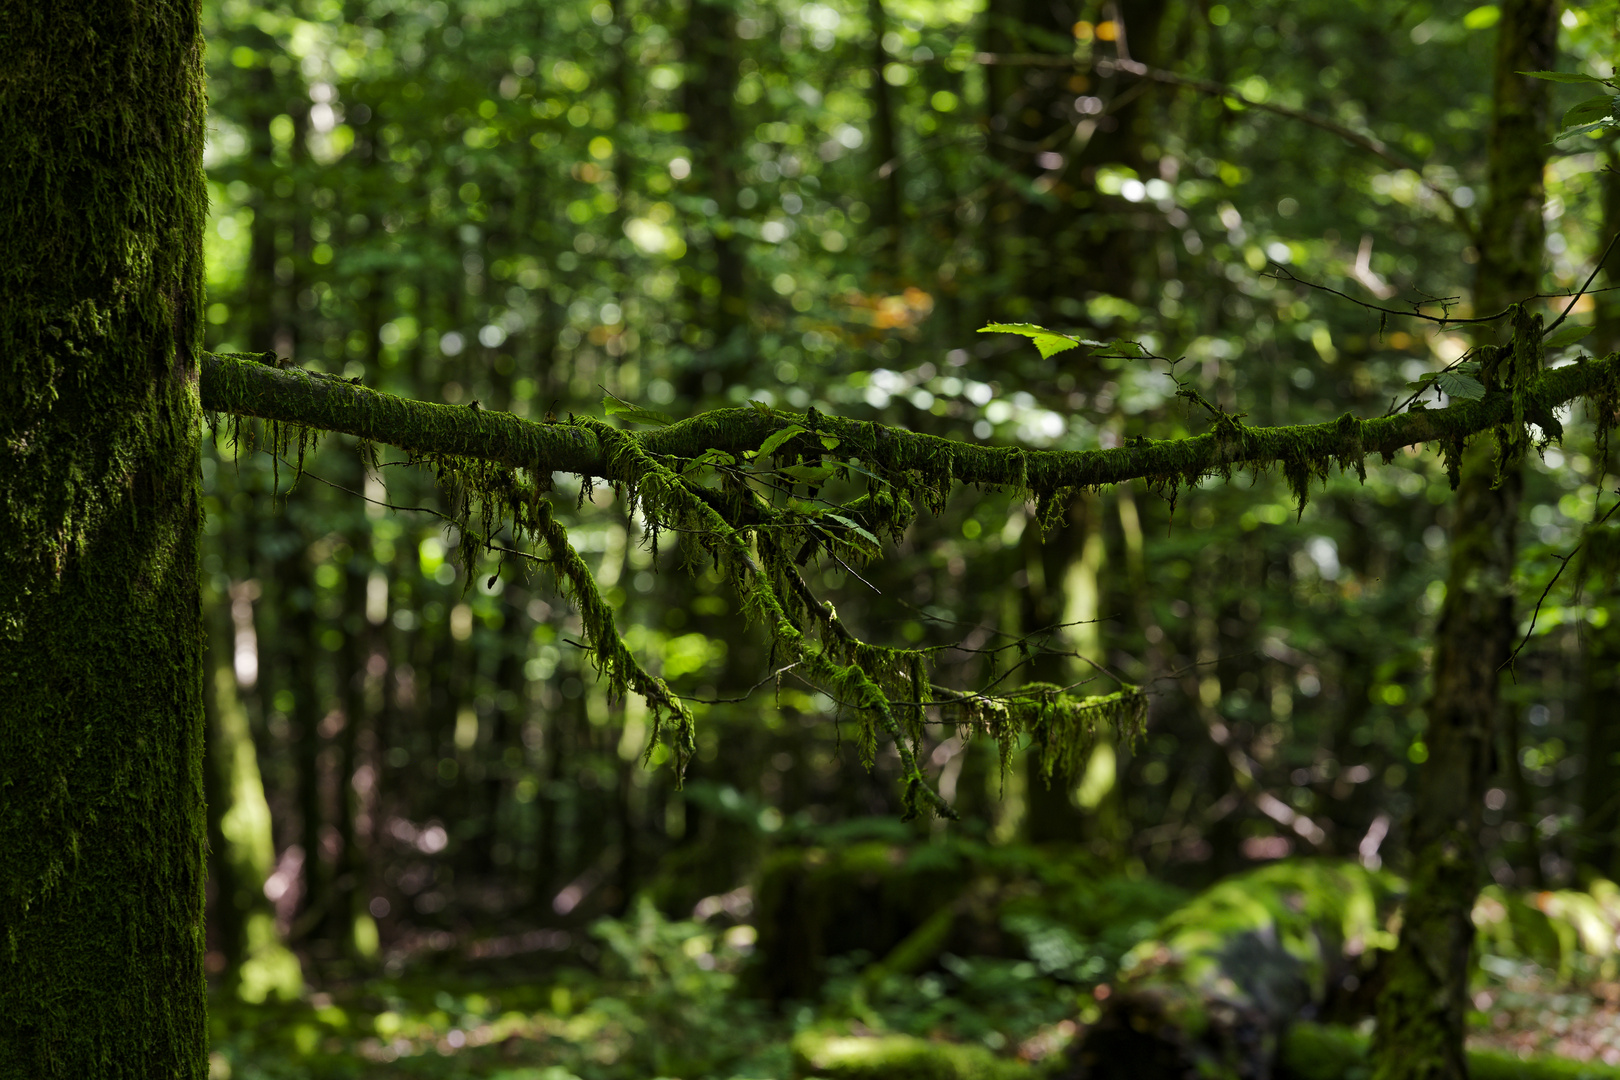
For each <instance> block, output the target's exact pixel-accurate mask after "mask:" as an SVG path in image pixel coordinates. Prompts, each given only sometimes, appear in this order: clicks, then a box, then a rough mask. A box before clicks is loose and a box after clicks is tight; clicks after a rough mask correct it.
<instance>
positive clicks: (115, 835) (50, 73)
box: [0, 0, 207, 1080]
mask: <svg viewBox="0 0 1620 1080" xmlns="http://www.w3.org/2000/svg"><path fill="white" fill-rule="evenodd" d="M199 20H200V15H199V11H198V6H197V4H196V2H195V0H169V2H163V0H124V2H122V3H107V2H96V0H74V2H63V3H60V4H54V5H43V4H16V3H13V4H4V5H0V236H3V237H4V238H5V240H4V243H5V249H6V256H7V257H6V259H5V260H4V262H3V263H0V373H3V374H0V393H3V395H4V402H5V404H4V406H3V408H0V532H3V533H4V535H5V537H6V539H5V543H4V544H3V545H0V702H3V703H4V704H3V705H0V710H3V711H0V852H4V860H3V861H0V941H3V942H4V947H3V948H0V1077H4V1078H6V1080H12V1078H19V1080H20V1078H27V1080H40V1078H46V1077H65V1078H72V1080H82V1078H94V1077H115V1076H116V1077H164V1078H165V1080H168V1078H174V1077H189V1078H201V1077H202V1076H204V1075H206V1073H207V1032H206V1023H205V1020H206V1016H205V1009H206V989H205V985H204V980H203V963H202V961H203V928H202V913H203V872H204V871H203V867H204V859H203V848H204V836H205V821H204V814H203V777H202V753H203V710H202V653H203V632H202V619H201V611H200V605H199V597H198V586H197V540H198V529H199V525H200V522H201V512H200V508H199V497H198V486H197V485H198V480H197V477H198V437H199V417H200V410H199V403H198V389H197V381H196V380H197V361H198V356H199V353H200V349H201V344H202V341H201V339H202V316H201V300H202V287H203V259H202V236H203V225H204V220H205V216H206V213H207V194H206V191H205V188H204V185H203V173H202V148H203V135H204V118H205V114H206V108H207V103H206V100H205V94H204V87H203V69H202V52H203V43H202V39H201V37H200V35H199Z"/></svg>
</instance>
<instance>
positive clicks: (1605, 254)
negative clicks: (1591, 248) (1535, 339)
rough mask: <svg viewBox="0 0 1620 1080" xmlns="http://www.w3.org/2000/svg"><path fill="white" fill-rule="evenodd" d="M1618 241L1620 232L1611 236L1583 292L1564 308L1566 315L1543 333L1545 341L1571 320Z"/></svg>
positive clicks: (1587, 279)
mask: <svg viewBox="0 0 1620 1080" xmlns="http://www.w3.org/2000/svg"><path fill="white" fill-rule="evenodd" d="M1616 241H1620V232H1617V233H1615V234H1614V235H1613V236H1611V237H1610V238H1609V246H1608V247H1606V248H1604V249H1603V254H1602V255H1599V256H1598V260H1597V262H1596V263H1595V264H1594V265H1593V267H1592V272H1591V273H1590V274H1588V275H1586V284H1585V285H1582V286H1581V291H1580V292H1578V293H1576V294H1575V295H1574V296H1573V297H1572V298H1571V299H1570V301H1569V306H1568V307H1566V308H1564V313H1563V314H1562V315H1560V316H1558V318H1556V319H1554V320H1553V324H1552V325H1551V326H1549V327H1547V329H1545V330H1543V331H1542V332H1541V336H1542V339H1543V340H1545V339H1546V337H1547V335H1549V334H1551V333H1552V332H1553V331H1554V330H1556V329H1558V325H1559V324H1560V323H1562V322H1563V321H1564V320H1565V319H1567V318H1569V313H1570V312H1571V311H1574V310H1575V305H1576V304H1578V303H1580V299H1581V297H1582V296H1584V295H1586V290H1587V289H1590V288H1591V287H1592V282H1594V281H1596V280H1597V276H1598V274H1599V273H1601V272H1602V270H1603V264H1604V263H1606V262H1608V261H1609V252H1611V251H1613V250H1614V245H1615V242H1616Z"/></svg>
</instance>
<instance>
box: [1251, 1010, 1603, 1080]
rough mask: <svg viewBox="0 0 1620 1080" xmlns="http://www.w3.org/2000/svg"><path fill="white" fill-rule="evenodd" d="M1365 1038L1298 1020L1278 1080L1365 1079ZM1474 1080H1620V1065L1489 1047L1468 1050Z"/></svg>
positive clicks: (1367, 1071)
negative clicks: (1525, 1055)
mask: <svg viewBox="0 0 1620 1080" xmlns="http://www.w3.org/2000/svg"><path fill="white" fill-rule="evenodd" d="M1368 1042H1369V1040H1368V1039H1367V1037H1366V1036H1365V1035H1358V1034H1357V1033H1355V1032H1354V1031H1351V1030H1349V1029H1348V1028H1340V1027H1331V1026H1328V1025H1326V1024H1312V1023H1299V1024H1295V1025H1293V1027H1291V1028H1289V1030H1288V1034H1287V1035H1286V1036H1285V1037H1284V1038H1283V1044H1282V1060H1281V1061H1280V1063H1279V1068H1278V1070H1277V1073H1276V1075H1277V1076H1278V1077H1279V1080H1368V1078H1369V1077H1370V1076H1371V1075H1372V1067H1371V1065H1370V1064H1368V1061H1367V1050H1368ZM1468 1075H1469V1076H1470V1077H1472V1078H1473V1080H1620V1068H1616V1067H1615V1066H1612V1065H1604V1064H1602V1063H1600V1062H1595V1061H1571V1060H1568V1059H1566V1058H1554V1057H1538V1058H1529V1059H1525V1058H1520V1057H1517V1056H1514V1055H1510V1054H1503V1053H1498V1052H1496V1051H1491V1050H1470V1051H1469V1052H1468Z"/></svg>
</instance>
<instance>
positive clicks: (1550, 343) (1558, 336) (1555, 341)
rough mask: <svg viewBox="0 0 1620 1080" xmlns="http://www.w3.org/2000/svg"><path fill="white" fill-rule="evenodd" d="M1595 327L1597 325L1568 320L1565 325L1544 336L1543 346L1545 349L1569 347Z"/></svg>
mask: <svg viewBox="0 0 1620 1080" xmlns="http://www.w3.org/2000/svg"><path fill="white" fill-rule="evenodd" d="M1594 329H1595V327H1591V326H1583V325H1581V324H1580V323H1572V322H1566V323H1565V324H1564V325H1563V326H1560V327H1559V328H1558V329H1557V330H1554V331H1553V332H1552V333H1551V334H1548V335H1547V336H1546V337H1544V338H1542V339H1541V347H1542V348H1544V349H1564V348H1568V347H1569V346H1571V345H1573V344H1575V343H1576V342H1577V341H1579V340H1581V339H1582V338H1583V337H1585V336H1586V335H1587V334H1590V333H1591V332H1592V331H1593V330H1594Z"/></svg>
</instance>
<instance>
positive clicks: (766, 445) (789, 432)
mask: <svg viewBox="0 0 1620 1080" xmlns="http://www.w3.org/2000/svg"><path fill="white" fill-rule="evenodd" d="M802 431H804V425H803V424H789V425H788V426H787V427H785V428H783V429H782V430H780V431H773V432H771V435H770V438H768V439H766V440H765V441H764V442H762V443H760V444H759V456H760V457H764V456H766V455H767V454H770V453H773V452H775V450H776V449H777V447H779V446H781V445H782V444H783V443H785V442H787V441H788V440H789V439H791V438H793V436H795V435H798V434H799V433H801V432H802Z"/></svg>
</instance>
